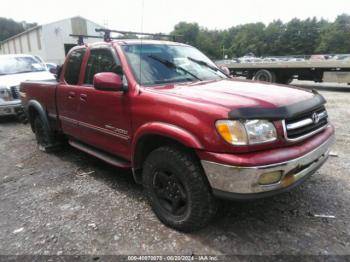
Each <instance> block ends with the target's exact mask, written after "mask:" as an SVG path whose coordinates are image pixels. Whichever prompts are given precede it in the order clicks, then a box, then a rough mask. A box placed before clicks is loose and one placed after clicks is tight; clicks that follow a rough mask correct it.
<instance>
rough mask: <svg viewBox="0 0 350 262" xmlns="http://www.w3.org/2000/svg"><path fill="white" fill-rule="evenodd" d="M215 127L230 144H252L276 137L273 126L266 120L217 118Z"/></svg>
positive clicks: (265, 141) (268, 140) (270, 140)
mask: <svg viewBox="0 0 350 262" xmlns="http://www.w3.org/2000/svg"><path fill="white" fill-rule="evenodd" d="M215 125H216V129H217V130H218V132H219V134H220V135H221V136H222V138H223V139H224V140H225V141H226V142H228V143H230V144H232V145H253V144H262V143H267V142H272V141H274V140H276V139H277V132H276V128H275V126H274V125H273V124H272V123H271V122H270V121H267V120H247V121H238V120H218V121H216V123H215Z"/></svg>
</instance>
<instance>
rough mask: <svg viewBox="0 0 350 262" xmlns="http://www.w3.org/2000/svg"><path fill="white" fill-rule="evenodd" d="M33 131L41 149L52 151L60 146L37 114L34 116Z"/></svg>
mask: <svg viewBox="0 0 350 262" xmlns="http://www.w3.org/2000/svg"><path fill="white" fill-rule="evenodd" d="M34 133H35V137H36V141H37V143H38V147H39V149H40V150H41V151H44V152H53V151H57V150H59V149H60V148H61V143H60V142H59V141H58V140H57V139H56V138H55V135H54V134H53V133H52V132H51V131H50V130H49V127H48V126H47V125H46V124H45V122H44V121H43V120H42V118H41V117H40V116H39V115H37V116H35V118H34Z"/></svg>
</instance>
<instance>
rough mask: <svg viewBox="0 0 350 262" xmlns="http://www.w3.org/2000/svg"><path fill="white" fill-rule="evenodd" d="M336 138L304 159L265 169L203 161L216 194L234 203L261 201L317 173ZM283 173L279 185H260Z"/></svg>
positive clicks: (273, 165) (263, 167)
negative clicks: (266, 177) (262, 178)
mask: <svg viewBox="0 0 350 262" xmlns="http://www.w3.org/2000/svg"><path fill="white" fill-rule="evenodd" d="M334 141H335V138H334V135H332V136H331V137H330V138H329V139H328V140H326V141H325V142H324V143H323V144H321V145H320V146H319V147H317V148H316V149H314V150H312V151H311V152H309V153H307V154H305V155H304V156H302V157H299V158H296V159H293V160H289V161H286V162H282V163H276V164H272V165H266V166H255V167H239V166H229V165H224V164H220V163H214V162H210V161H206V160H202V161H201V162H202V166H203V169H204V171H205V173H206V175H207V178H208V180H209V183H210V185H211V187H212V189H213V192H214V194H216V195H218V196H221V197H225V198H233V199H250V198H261V197H266V196H270V195H274V194H278V193H281V192H283V191H286V190H289V189H291V188H292V187H294V186H296V185H298V184H300V183H301V182H302V181H304V180H305V179H306V178H307V177H309V176H311V175H312V174H313V173H315V172H316V171H317V170H318V169H319V168H320V167H321V166H322V165H323V164H324V163H325V162H326V160H327V158H328V155H329V151H330V147H331V146H332V144H333V143H334ZM274 171H281V173H282V176H281V179H280V180H279V182H277V183H274V184H269V185H261V184H259V178H260V176H261V175H262V174H266V173H270V172H274Z"/></svg>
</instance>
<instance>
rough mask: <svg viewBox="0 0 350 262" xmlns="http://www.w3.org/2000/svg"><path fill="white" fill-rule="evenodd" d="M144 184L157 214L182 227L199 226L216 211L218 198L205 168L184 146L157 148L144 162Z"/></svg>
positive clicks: (179, 227) (183, 229) (188, 228)
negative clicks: (213, 191)
mask: <svg viewBox="0 0 350 262" xmlns="http://www.w3.org/2000/svg"><path fill="white" fill-rule="evenodd" d="M143 185H144V188H145V192H146V195H147V197H148V199H149V202H150V204H151V206H152V209H153V211H154V212H155V214H156V215H157V217H158V218H159V219H160V220H161V221H162V222H163V223H164V224H165V225H167V226H169V227H172V228H174V229H177V230H179V231H184V232H191V231H196V230H199V229H201V228H203V227H205V226H206V225H207V224H208V223H209V222H210V220H211V219H212V218H213V217H214V215H215V213H216V210H217V207H216V200H215V199H214V197H213V195H212V193H211V189H210V186H209V183H208V181H207V179H206V177H205V175H204V172H203V169H202V167H201V166H200V163H199V162H198V160H197V159H195V158H194V157H193V156H192V155H191V154H189V153H188V152H186V151H185V150H182V149H179V148H177V147H161V148H158V149H156V150H154V151H153V152H152V153H151V154H150V155H149V156H148V157H147V159H146V161H145V164H144V168H143Z"/></svg>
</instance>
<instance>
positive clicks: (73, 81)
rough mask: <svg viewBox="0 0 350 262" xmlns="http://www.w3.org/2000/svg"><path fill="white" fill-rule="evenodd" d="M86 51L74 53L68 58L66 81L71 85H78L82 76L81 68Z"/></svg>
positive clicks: (65, 73)
mask: <svg viewBox="0 0 350 262" xmlns="http://www.w3.org/2000/svg"><path fill="white" fill-rule="evenodd" d="M84 54H85V49H78V50H74V51H72V53H71V54H70V55H69V57H68V61H67V66H66V69H65V71H64V79H65V80H66V82H67V83H68V84H70V85H77V84H78V81H79V75H80V67H81V64H82V62H83V58H84Z"/></svg>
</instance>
